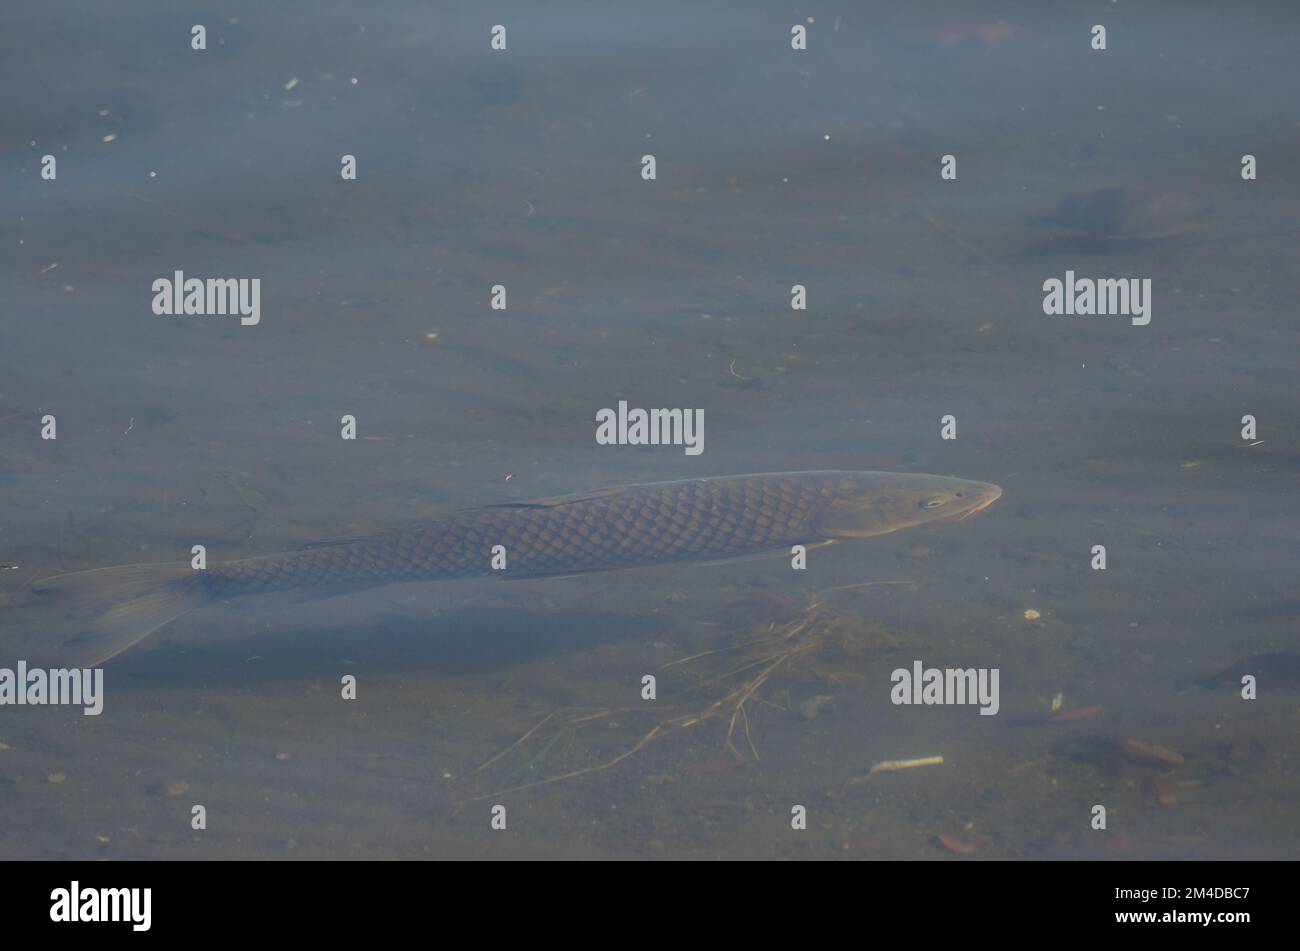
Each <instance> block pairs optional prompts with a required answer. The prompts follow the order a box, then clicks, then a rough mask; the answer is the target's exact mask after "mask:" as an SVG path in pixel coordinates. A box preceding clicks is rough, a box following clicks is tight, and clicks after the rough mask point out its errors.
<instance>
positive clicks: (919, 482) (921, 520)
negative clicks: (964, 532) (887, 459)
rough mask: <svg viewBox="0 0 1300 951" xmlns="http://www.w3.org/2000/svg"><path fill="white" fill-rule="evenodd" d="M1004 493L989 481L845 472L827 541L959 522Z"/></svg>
mask: <svg viewBox="0 0 1300 951" xmlns="http://www.w3.org/2000/svg"><path fill="white" fill-rule="evenodd" d="M1001 495H1002V490H1001V489H1000V488H999V487H998V486H996V485H992V484H990V483H988V482H973V481H971V480H969V479H954V478H949V477H948V476H935V475H920V474H915V475H914V474H909V473H903V472H852V473H844V474H843V475H842V476H841V477H839V478H838V479H837V481H836V484H835V485H834V486H833V487H832V492H831V501H830V504H829V505H828V506H827V507H826V509H825V511H824V512H823V513H822V516H821V518H820V520H819V528H820V529H821V530H822V531H823V532H824V533H825V535H826V537H827V538H870V537H872V536H873V535H887V534H889V533H890V532H896V531H899V530H900V529H904V528H912V527H913V526H916V525H925V524H927V523H929V522H956V521H961V520H962V519H967V518H970V517H971V516H972V515H975V514H976V513H978V512H982V511H983V510H984V509H986V508H988V507H989V506H990V505H992V504H993V503H994V502H996V501H997V500H998V498H1000V497H1001Z"/></svg>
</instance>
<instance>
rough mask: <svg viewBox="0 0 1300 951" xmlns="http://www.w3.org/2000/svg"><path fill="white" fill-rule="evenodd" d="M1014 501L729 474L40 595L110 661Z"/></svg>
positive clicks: (945, 482) (799, 475)
mask: <svg viewBox="0 0 1300 951" xmlns="http://www.w3.org/2000/svg"><path fill="white" fill-rule="evenodd" d="M1001 494H1002V492H1001V489H999V488H998V487H997V486H994V485H989V484H987V483H983V482H972V481H968V480H963V479H952V478H947V477H943V476H931V475H917V474H907V473H890V472H856V471H820V472H782V473H764V474H759V475H743V476H720V477H715V478H703V479H685V480H681V481H676V482H658V483H648V484H643V485H629V486H621V487H618V488H612V489H603V490H600V491H596V492H591V493H586V494H582V495H574V496H566V497H560V498H552V499H539V500H536V501H531V502H512V503H506V504H503V505H490V506H485V507H482V508H474V509H466V510H463V511H459V512H451V513H448V514H447V515H445V516H442V517H439V518H436V519H433V520H430V521H426V522H422V523H420V524H417V525H413V526H410V527H405V528H401V529H398V530H395V531H390V532H384V533H380V534H376V535H372V536H368V537H365V538H359V539H355V540H352V541H348V542H340V543H335V544H329V545H322V546H318V547H314V548H307V549H303V550H301V551H291V552H284V553H281V554H276V555H266V556H262V557H258V558H247V559H242V560H239V561H230V562H223V563H216V564H212V565H209V566H208V567H207V568H206V569H205V570H203V571H193V570H191V569H190V568H189V567H188V566H187V565H180V566H177V565H132V566H125V567H121V568H102V569H98V570H95V571H85V572H76V573H74V574H68V575H60V576H57V577H54V578H50V579H48V580H46V581H44V582H41V583H39V584H38V585H37V586H36V591H37V593H38V594H41V595H44V596H47V597H49V598H50V599H51V600H53V601H63V602H64V603H65V605H66V606H67V607H69V608H71V609H73V610H75V611H77V612H79V613H81V614H82V615H83V616H88V617H89V619H90V620H89V627H88V628H87V629H86V630H85V631H83V632H82V634H81V636H79V637H78V638H74V639H73V640H72V641H70V642H69V644H70V645H71V646H73V647H74V648H75V649H76V651H77V654H78V657H79V661H80V663H81V664H87V663H89V664H94V663H99V662H102V661H103V660H106V659H108V658H109V657H112V656H114V655H115V654H117V653H120V652H121V651H122V650H125V649H126V648H127V647H129V646H130V645H131V644H133V643H135V642H137V641H139V640H141V639H143V638H144V637H146V636H148V634H149V633H151V632H152V631H154V630H156V629H157V628H159V627H161V626H162V625H163V624H166V623H167V622H168V621H170V620H172V619H174V618H176V617H178V616H180V615H181V614H184V613H186V612H188V611H190V610H193V609H194V608H196V607H199V606H201V605H202V604H204V603H206V602H208V601H211V600H216V599H224V598H231V597H240V596H244V595H252V594H263V593H268V592H273V591H284V590H291V589H300V588H312V587H322V586H336V587H340V588H353V589H355V588H358V587H375V586H379V585H385V584H392V583H395V582H401V581H435V580H445V579H453V578H472V577H487V576H493V577H498V578H502V579H507V580H521V579H527V578H546V577H555V576H562V575H574V574H587V573H591V572H599V571H611V570H616V569H623V568H634V567H638V566H645V565H654V564H665V563H671V562H710V561H720V560H730V559H737V558H746V557H752V556H758V555H762V554H766V553H771V552H774V551H781V550H786V551H788V550H789V549H790V547H791V546H793V545H797V544H803V545H808V546H811V545H816V544H825V543H828V542H833V541H838V540H841V539H849V538H866V537H870V536H874V535H883V534H887V533H889V532H894V531H898V530H900V529H904V528H908V527H911V526H914V525H920V524H924V523H926V522H932V521H939V520H952V519H960V518H966V517H968V516H970V515H973V514H975V513H976V512H978V511H980V510H982V509H984V508H986V507H987V506H988V505H990V504H992V503H993V502H994V501H995V500H996V499H997V498H998V497H999V496H1000V495H1001Z"/></svg>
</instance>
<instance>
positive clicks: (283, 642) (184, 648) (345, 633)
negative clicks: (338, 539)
mask: <svg viewBox="0 0 1300 951" xmlns="http://www.w3.org/2000/svg"><path fill="white" fill-rule="evenodd" d="M667 623H668V622H667V620H666V619H665V618H661V617H653V616H644V615H629V614H614V613H600V614H574V613H566V612H554V613H550V612H546V611H542V610H527V609H521V608H502V607H496V606H488V607H470V608H465V609H461V610H456V611H449V612H443V613H439V614H438V615H437V616H435V617H431V618H421V617H409V616H396V617H386V618H380V619H378V620H377V621H373V622H369V623H365V624H360V625H356V624H336V625H333V626H310V627H307V626H302V625H292V626H288V625H286V626H285V627H283V628H282V629H279V630H273V631H259V632H258V633H256V634H249V635H244V636H236V637H232V638H224V639H222V640H221V641H220V642H219V643H198V644H174V643H163V644H160V645H158V646H156V647H155V648H154V649H153V650H147V651H139V652H133V653H127V654H124V655H122V656H121V657H118V658H116V659H114V660H113V661H111V662H110V663H109V665H107V671H106V673H107V675H108V676H109V677H111V679H112V681H113V685H114V688H115V689H129V688H131V687H133V686H136V687H147V688H150V689H157V688H158V687H160V686H163V687H174V688H176V689H185V688H189V687H214V686H231V685H248V684H256V683H265V682H292V681H300V680H319V679H322V678H324V679H330V680H334V679H337V678H338V677H340V676H341V675H342V674H345V673H351V674H357V675H364V674H376V673H381V674H382V673H400V672H403V671H413V670H426V669H428V670H437V671H438V672H439V673H442V674H447V675H451V676H455V675H469V674H482V673H486V672H492V671H497V670H504V669H508V668H511V667H515V666H518V665H522V664H526V663H528V662H530V661H535V660H538V659H543V658H548V657H557V656H563V655H565V654H571V653H574V652H579V651H584V650H590V649H592V648H594V647H598V646H605V645H609V644H614V643H619V642H621V641H627V640H633V639H645V638H648V637H650V636H652V635H654V634H656V633H658V632H661V631H662V630H663V629H664V628H665V627H666V626H667Z"/></svg>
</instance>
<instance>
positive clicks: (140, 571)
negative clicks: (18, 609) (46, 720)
mask: <svg viewBox="0 0 1300 951" xmlns="http://www.w3.org/2000/svg"><path fill="white" fill-rule="evenodd" d="M32 590H33V591H35V592H36V594H38V595H39V596H40V598H41V600H48V601H49V603H50V607H51V608H54V609H59V610H62V611H64V612H65V613H66V614H68V615H69V616H70V623H72V624H74V625H76V627H75V631H76V634H75V635H74V636H73V637H70V638H68V639H66V640H64V641H63V643H62V645H61V647H60V649H59V654H60V660H61V661H62V662H63V663H65V664H66V665H67V666H69V667H95V666H97V665H99V664H102V663H103V662H104V661H106V660H108V659H109V658H110V657H115V656H117V655H118V654H120V653H122V651H124V650H126V649H127V648H128V647H130V646H131V645H132V644H136V643H138V642H140V641H142V640H144V639H145V638H146V637H148V636H149V635H150V634H152V633H153V632H154V631H156V630H158V628H160V627H162V626H163V625H164V624H167V623H168V622H169V621H173V620H175V619H176V618H178V617H180V616H181V615H182V614H186V613H188V612H190V611H193V610H194V609H195V608H197V607H201V606H202V605H203V604H204V603H205V602H206V601H207V600H208V595H207V589H206V588H205V587H204V584H203V576H202V574H200V573H199V572H197V571H195V570H193V569H192V568H189V567H188V566H185V565H174V564H173V565H124V566H122V567H119V568H96V569H94V570H93V571H77V572H73V573H71V574H66V575H55V576H54V577H53V578H47V579H45V580H44V581H38V582H37V583H36V584H34V585H33V586H32Z"/></svg>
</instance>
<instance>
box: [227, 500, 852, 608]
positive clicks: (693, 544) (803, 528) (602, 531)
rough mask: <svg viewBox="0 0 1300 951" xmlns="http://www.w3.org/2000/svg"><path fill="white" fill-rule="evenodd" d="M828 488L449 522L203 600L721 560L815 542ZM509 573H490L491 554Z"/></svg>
mask: <svg viewBox="0 0 1300 951" xmlns="http://www.w3.org/2000/svg"><path fill="white" fill-rule="evenodd" d="M830 498H831V486H830V484H829V483H827V482H825V480H816V479H812V480H810V479H808V478H806V477H805V478H796V477H794V476H792V475H759V476H738V477H732V478H727V477H723V478H713V479H692V480H686V481H682V482H670V483H661V484H658V485H646V486H628V487H626V488H623V489H618V490H614V491H610V492H606V493H597V494H594V495H590V496H580V497H575V498H572V499H557V500H548V501H543V502H538V503H523V504H518V505H510V504H507V505H500V506H489V507H487V508H481V509H469V510H467V511H464V512H457V513H452V514H450V515H448V516H445V517H443V518H439V519H436V520H433V521H431V522H428V523H425V524H424V525H422V526H420V527H419V528H417V529H411V528H405V529H402V530H400V531H398V532H393V533H388V534H384V535H376V536H373V537H370V538H363V539H357V540H356V541H352V542H347V543H343V544H337V545H327V546H323V547H318V548H311V549H307V550H306V551H301V552H288V553H285V554H281V555H269V556H265V557H261V558H249V559H244V560H242V561H233V562H225V563H222V564H216V565H213V566H211V567H210V568H209V569H208V570H207V573H206V584H207V587H208V591H209V593H210V594H211V595H212V596H214V597H234V596H238V595H244V594H256V593H261V592H266V591H276V590H280V589H285V588H296V587H310V586H315V585H325V584H339V585H347V584H354V583H359V582H373V581H375V580H380V579H391V580H393V581H403V580H412V581H413V580H437V579H450V578H467V577H476V576H487V575H497V576H500V577H504V578H541V577H547V576H554V575H561V574H574V573H578V572H586V571H598V570H602V569H609V568H620V567H631V566H634V565H642V564H650V563H652V562H654V563H658V562H665V561H674V560H681V559H686V558H692V559H699V558H719V559H721V558H727V557H733V556H740V555H745V554H748V553H751V552H761V551H765V550H770V549H773V548H778V547H781V546H784V545H791V544H797V543H799V542H807V541H812V540H815V535H816V532H815V529H814V526H815V523H816V518H817V516H818V515H819V514H820V513H821V511H822V510H823V509H824V507H825V506H826V505H827V504H828V503H829V501H830ZM494 545H504V546H505V549H506V558H507V568H506V570H504V571H493V570H492V567H491V558H492V547H493V546H494Z"/></svg>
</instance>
